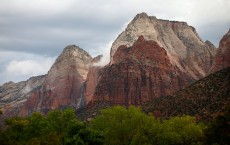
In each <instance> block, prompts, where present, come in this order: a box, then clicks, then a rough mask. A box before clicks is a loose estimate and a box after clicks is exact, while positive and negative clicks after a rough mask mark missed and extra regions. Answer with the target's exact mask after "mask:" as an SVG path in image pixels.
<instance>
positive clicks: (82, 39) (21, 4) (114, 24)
mask: <svg viewBox="0 0 230 145" xmlns="http://www.w3.org/2000/svg"><path fill="white" fill-rule="evenodd" d="M141 12H146V13H147V14H148V15H149V16H156V17H157V18H160V19H167V20H177V21H185V22H187V23H188V24H189V25H191V26H193V27H195V28H196V30H197V32H198V34H199V35H200V37H201V38H202V40H203V41H205V40H209V41H211V42H212V43H213V44H214V45H215V46H216V47H218V45H219V41H220V39H221V38H222V36H223V35H224V34H226V33H227V31H228V30H229V28H230V16H229V12H230V0H81V1H80V0H0V85H1V84H3V83H5V82H8V81H13V82H18V81H23V80H27V79H28V78H29V77H31V76H37V75H43V74H46V73H47V72H48V70H49V69H50V67H51V65H52V64H53V63H54V61H55V59H56V58H57V56H58V55H59V54H60V53H61V52H62V50H63V49H64V48H65V46H67V45H70V44H75V45H77V46H79V47H81V48H82V49H84V50H85V51H87V52H89V54H90V55H92V56H97V55H99V54H103V55H105V56H108V55H109V51H110V48H111V45H112V42H113V41H114V40H115V39H116V37H117V36H118V35H119V34H120V33H121V32H122V31H123V30H124V29H125V28H126V26H127V24H128V23H129V22H130V21H131V20H132V19H133V18H134V17H135V15H136V14H138V13H141Z"/></svg>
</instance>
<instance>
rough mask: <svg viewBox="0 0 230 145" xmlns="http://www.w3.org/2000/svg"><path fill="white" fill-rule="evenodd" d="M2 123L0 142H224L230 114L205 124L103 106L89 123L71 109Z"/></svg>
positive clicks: (36, 144) (167, 144) (124, 144)
mask: <svg viewBox="0 0 230 145" xmlns="http://www.w3.org/2000/svg"><path fill="white" fill-rule="evenodd" d="M5 124H6V126H5V128H4V131H2V132H0V143H1V145H11V144H12V145H46V144H53V145H61V144H62V145H63V144H65V145H74V144H76V145H100V144H105V145H139V144H143V145H191V144H213V143H215V144H220V145H222V144H223V145H224V144H229V142H228V139H229V132H230V131H229V115H222V116H220V117H219V118H217V119H216V120H214V121H213V122H211V123H210V124H209V125H208V126H206V125H204V124H201V123H197V122H196V121H195V118H194V117H190V116H183V117H172V118H170V119H168V120H160V119H156V118H155V117H154V116H153V115H151V114H148V115H146V114H145V113H143V112H142V111H141V109H140V108H137V107H133V106H131V107H129V108H128V109H126V108H124V107H121V106H116V107H112V108H108V109H103V110H101V113H100V115H98V116H97V117H96V118H94V119H92V120H91V122H90V123H88V124H86V123H84V122H82V121H79V120H78V119H77V118H76V115H75V112H74V110H72V109H66V110H64V111H59V110H54V111H51V112H50V113H49V114H48V115H47V116H43V115H41V114H40V113H34V114H33V115H32V116H29V117H27V118H20V117H13V118H10V119H7V120H5ZM210 138H211V139H210Z"/></svg>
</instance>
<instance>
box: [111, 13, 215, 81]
mask: <svg viewBox="0 0 230 145" xmlns="http://www.w3.org/2000/svg"><path fill="white" fill-rule="evenodd" d="M140 35H143V36H144V38H145V39H147V40H154V41H156V42H157V43H158V44H159V45H160V46H161V47H163V48H164V49H165V50H166V51H167V54H168V57H169V60H170V63H172V64H173V65H174V66H177V67H178V68H179V69H180V70H181V71H183V72H185V73H187V74H189V75H190V76H191V77H192V78H194V79H199V78H202V77H204V76H205V75H206V74H207V73H208V70H209V69H210V67H211V65H212V59H213V56H214V55H215V50H216V49H215V47H214V46H213V45H212V44H211V43H210V42H208V41H207V42H206V43H205V42H203V41H202V40H201V39H200V37H199V36H198V34H197V32H196V31H195V28H193V27H191V26H188V24H187V23H186V22H177V21H168V20H161V19H157V18H156V17H153V16H148V15H147V14H146V13H140V14H138V15H137V16H136V17H135V18H134V19H133V20H132V21H131V22H130V23H129V24H128V26H127V28H126V29H125V31H123V32H122V33H121V34H120V35H119V36H118V38H117V39H116V40H115V41H114V43H113V45H112V48H111V54H110V55H111V62H110V63H111V64H113V63H114V54H115V52H116V50H117V49H118V47H119V46H121V45H126V46H128V47H130V46H132V45H133V43H134V42H135V41H136V40H137V38H138V37H139V36H140Z"/></svg>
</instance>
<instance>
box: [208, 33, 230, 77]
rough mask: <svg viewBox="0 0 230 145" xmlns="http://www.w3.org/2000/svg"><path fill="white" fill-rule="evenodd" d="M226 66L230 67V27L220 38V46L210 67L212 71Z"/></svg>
mask: <svg viewBox="0 0 230 145" xmlns="http://www.w3.org/2000/svg"><path fill="white" fill-rule="evenodd" d="M226 67H230V29H229V31H228V32H227V34H225V35H224V36H223V38H222V39H221V40H220V44H219V48H218V50H217V54H216V56H215V58H214V63H213V65H212V67H211V69H210V73H213V72H216V71H219V70H221V69H223V68H226Z"/></svg>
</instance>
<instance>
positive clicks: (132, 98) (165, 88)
mask: <svg viewBox="0 0 230 145" xmlns="http://www.w3.org/2000/svg"><path fill="white" fill-rule="evenodd" d="M191 81H193V79H192V78H191V77H189V76H188V75H187V74H185V73H184V72H182V71H180V69H179V68H178V67H176V66H173V65H172V64H171V63H170V60H169V57H168V55H167V52H166V51H165V49H164V48H162V47H160V46H159V45H158V44H157V42H155V41H152V40H149V41H147V40H145V39H144V37H143V36H140V37H139V38H138V40H137V41H136V42H134V44H133V46H131V47H126V46H124V45H122V46H120V47H119V48H118V50H117V51H116V53H115V54H114V56H113V64H111V65H108V66H106V67H105V68H104V71H102V74H101V76H100V80H99V82H98V85H97V87H96V90H95V94H94V97H93V99H94V101H98V100H107V101H110V102H112V103H114V104H121V105H126V106H128V105H140V104H143V103H144V102H146V101H150V100H152V99H153V98H158V97H160V96H165V95H171V94H172V93H173V92H175V91H177V90H179V89H181V88H183V87H184V86H186V85H187V84H188V83H189V82H191Z"/></svg>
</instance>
